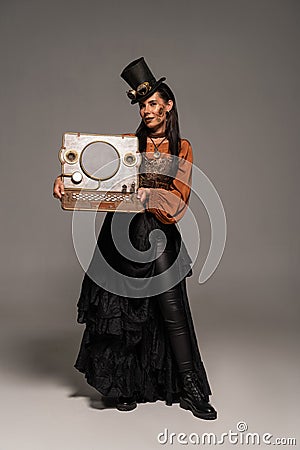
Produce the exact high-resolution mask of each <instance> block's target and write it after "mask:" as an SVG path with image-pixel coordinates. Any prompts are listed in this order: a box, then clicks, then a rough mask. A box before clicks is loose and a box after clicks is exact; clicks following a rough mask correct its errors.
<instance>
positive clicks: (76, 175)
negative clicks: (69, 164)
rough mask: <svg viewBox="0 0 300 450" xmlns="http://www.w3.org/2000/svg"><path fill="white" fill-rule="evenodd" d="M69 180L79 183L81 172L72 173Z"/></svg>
mask: <svg viewBox="0 0 300 450" xmlns="http://www.w3.org/2000/svg"><path fill="white" fill-rule="evenodd" d="M71 180H72V182H73V183H74V184H79V183H81V181H82V174H81V173H80V172H74V173H72V176H71Z"/></svg>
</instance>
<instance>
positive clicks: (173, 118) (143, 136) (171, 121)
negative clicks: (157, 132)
mask: <svg viewBox="0 0 300 450" xmlns="http://www.w3.org/2000/svg"><path fill="white" fill-rule="evenodd" d="M155 92H158V94H159V95H160V97H161V98H162V99H163V101H164V102H165V103H167V102H168V100H172V101H173V107H172V109H171V111H170V112H169V113H167V122H166V138H167V139H168V141H169V150H170V152H171V154H172V155H175V156H178V155H179V151H180V142H181V141H180V131H179V120H178V112H177V106H176V100H175V96H174V94H173V92H172V91H171V89H170V88H169V86H168V85H167V84H166V83H162V84H161V85H160V86H159V88H158V89H157V90H156V91H155ZM148 133H149V129H148V128H147V127H146V125H145V124H144V122H143V121H141V123H140V124H139V126H138V128H137V130H136V132H135V134H136V136H137V137H138V138H139V151H140V152H144V151H146V147H147V136H148Z"/></svg>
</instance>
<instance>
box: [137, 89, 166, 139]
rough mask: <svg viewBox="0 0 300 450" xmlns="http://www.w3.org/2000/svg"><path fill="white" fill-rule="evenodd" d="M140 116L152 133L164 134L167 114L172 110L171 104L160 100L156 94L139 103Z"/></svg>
mask: <svg viewBox="0 0 300 450" xmlns="http://www.w3.org/2000/svg"><path fill="white" fill-rule="evenodd" d="M139 106H140V116H141V118H142V120H143V122H144V124H145V125H146V127H147V128H149V130H150V131H151V132H152V133H154V132H155V133H161V132H165V129H166V121H167V112H168V111H170V110H171V109H172V106H173V102H172V100H169V101H168V102H167V103H165V101H164V100H163V99H162V98H161V96H160V95H159V93H158V92H155V93H154V94H153V95H152V96H151V97H149V98H147V99H146V100H144V101H143V102H140V103H139Z"/></svg>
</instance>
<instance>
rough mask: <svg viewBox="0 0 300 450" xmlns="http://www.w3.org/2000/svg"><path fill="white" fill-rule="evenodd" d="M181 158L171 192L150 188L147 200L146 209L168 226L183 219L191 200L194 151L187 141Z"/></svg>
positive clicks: (182, 148)
mask: <svg viewBox="0 0 300 450" xmlns="http://www.w3.org/2000/svg"><path fill="white" fill-rule="evenodd" d="M179 158H180V160H179V164H178V171H177V174H176V177H175V178H174V180H173V181H172V183H171V187H170V190H166V189H160V188H157V189H156V188H149V195H148V196H147V200H146V209H148V210H149V211H151V212H152V213H153V214H154V215H155V216H156V217H157V218H158V219H159V220H160V221H161V222H163V223H166V224H172V223H176V222H178V221H179V220H180V219H181V218H182V217H183V215H184V213H185V211H186V209H187V206H188V202H189V198H190V193H191V185H192V165H193V151H192V146H191V144H190V143H189V142H188V141H187V140H185V139H184V140H182V141H181V150H180V154H179Z"/></svg>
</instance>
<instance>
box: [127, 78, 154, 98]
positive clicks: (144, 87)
mask: <svg viewBox="0 0 300 450" xmlns="http://www.w3.org/2000/svg"><path fill="white" fill-rule="evenodd" d="M149 91H151V86H150V84H149V82H148V81H145V82H144V83H142V84H139V85H138V87H137V88H136V90H134V89H130V91H126V94H127V96H128V97H129V98H130V100H135V99H136V98H137V97H143V96H144V95H146V94H148V92H149Z"/></svg>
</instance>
